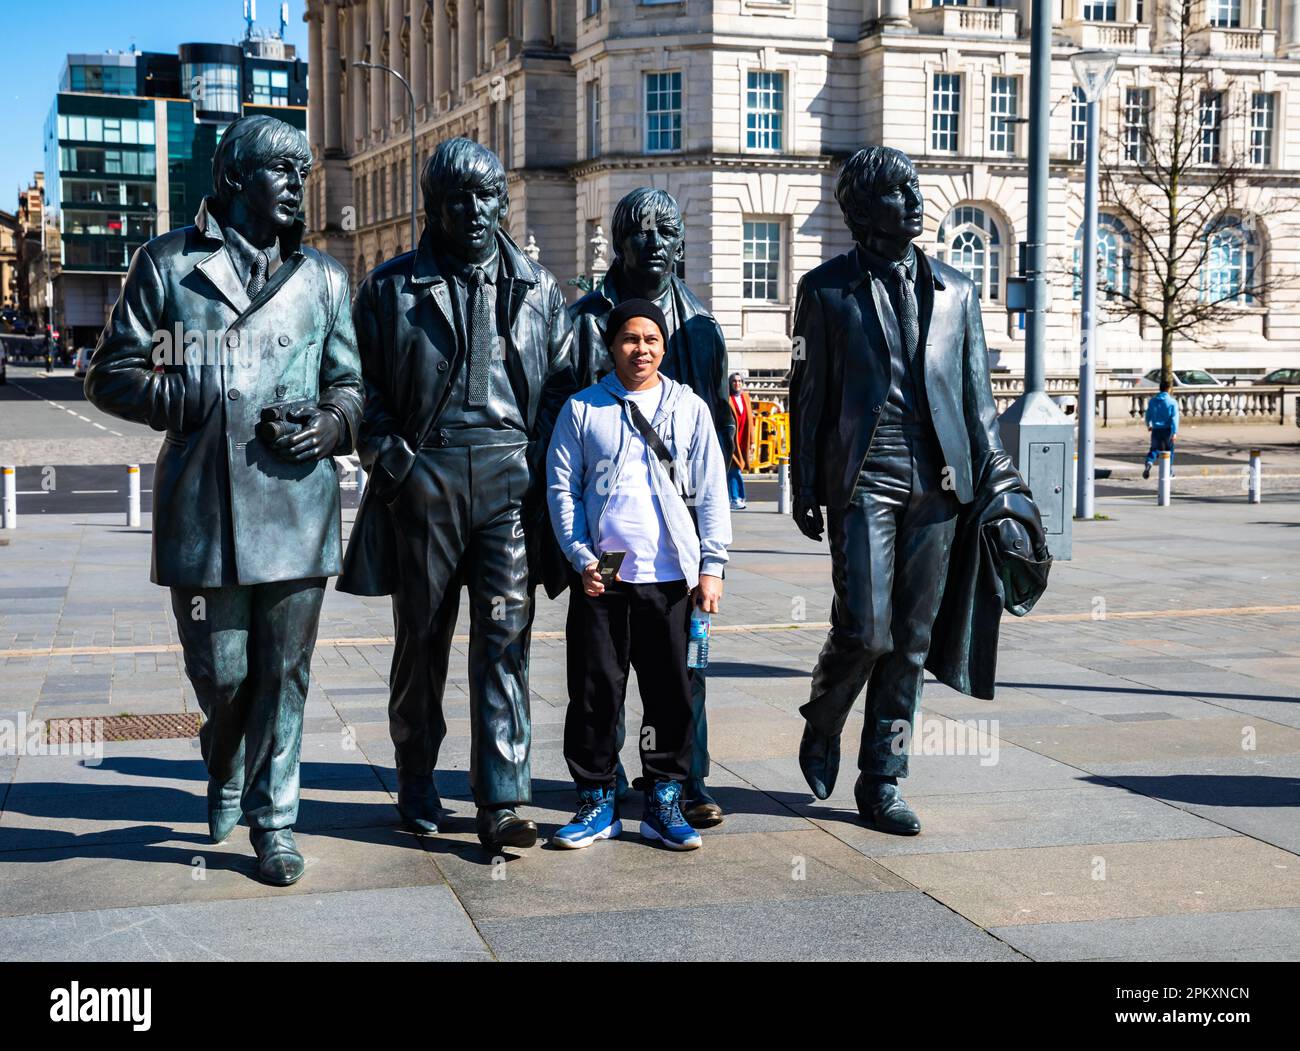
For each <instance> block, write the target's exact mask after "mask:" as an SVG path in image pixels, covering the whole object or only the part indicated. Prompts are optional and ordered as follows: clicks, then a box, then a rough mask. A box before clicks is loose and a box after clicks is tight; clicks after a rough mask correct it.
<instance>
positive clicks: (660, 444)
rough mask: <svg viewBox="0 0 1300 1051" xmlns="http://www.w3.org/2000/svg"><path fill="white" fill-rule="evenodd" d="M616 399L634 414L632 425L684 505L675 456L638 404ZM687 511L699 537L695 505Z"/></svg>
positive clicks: (690, 505)
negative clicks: (660, 465) (666, 473)
mask: <svg viewBox="0 0 1300 1051" xmlns="http://www.w3.org/2000/svg"><path fill="white" fill-rule="evenodd" d="M615 398H616V400H617V401H618V402H619V403H620V404H622V405H626V406H627V407H628V410H629V411H630V412H631V414H632V425H633V426H634V427H635V428H636V429H637V430H638V431H639V432H640V434H641V437H642V438H644V439H645V442H646V444H647V445H648V446H650V449H651V451H652V452H653V453H654V454H655V457H656V458H657V459H658V460H659V462H660V463H661V464H663V466H664V470H665V471H667V472H668V479H669V481H671V482H672V483H673V488H674V489H676V490H677V495H678V496H681V497H682V502H683V503H686V497H685V495H684V494H683V493H682V488H681V486H680V485H678V483H677V466H676V464H675V463H674V462H673V454H672V453H670V452H669V451H668V446H666V445H665V444H664V440H663V439H662V438H660V437H659V432H658V431H656V430H655V429H654V427H652V426H651V425H650V421H649V420H647V419H646V418H645V413H643V412H642V411H641V410H640V409H639V408H637V404H636V402H634V401H632V400H631V399H625V398H619V397H618V396H617V395H615ZM686 510H687V511H688V512H690V516H691V522H692V524H693V525H694V526H695V534H696V536H698V535H699V532H700V522H699V518H698V517H697V512H696V510H695V504H694V503H686Z"/></svg>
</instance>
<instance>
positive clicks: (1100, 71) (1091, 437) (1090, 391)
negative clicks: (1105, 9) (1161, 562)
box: [1070, 51, 1119, 520]
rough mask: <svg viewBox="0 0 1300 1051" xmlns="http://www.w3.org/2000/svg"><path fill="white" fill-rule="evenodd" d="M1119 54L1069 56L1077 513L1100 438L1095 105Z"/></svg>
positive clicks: (1089, 487)
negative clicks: (1077, 251)
mask: <svg viewBox="0 0 1300 1051" xmlns="http://www.w3.org/2000/svg"><path fill="white" fill-rule="evenodd" d="M1118 58H1119V56H1118V55H1116V54H1115V52H1113V51H1077V52H1075V53H1074V54H1073V55H1071V56H1070V66H1071V68H1073V70H1074V79H1075V80H1077V81H1078V82H1079V88H1080V89H1081V90H1082V91H1083V100H1084V102H1085V103H1087V114H1088V119H1087V130H1086V138H1085V145H1084V157H1085V161H1084V179H1083V267H1082V269H1083V273H1082V275H1081V277H1080V282H1081V286H1082V287H1081V293H1082V299H1083V304H1082V305H1083V316H1082V318H1081V322H1082V324H1081V328H1082V341H1081V344H1080V348H1079V403H1078V413H1079V446H1078V447H1079V473H1078V477H1077V479H1076V483H1075V490H1074V491H1075V506H1074V517H1075V518H1083V519H1087V520H1091V519H1092V516H1093V514H1094V510H1093V509H1094V496H1095V493H1094V474H1095V471H1094V467H1093V464H1094V460H1095V458H1096V448H1097V438H1096V426H1095V425H1096V421H1097V355H1096V334H1097V152H1098V151H1097V108H1098V103H1099V102H1100V101H1101V96H1102V93H1103V92H1104V91H1105V90H1106V85H1107V84H1109V83H1110V78H1111V74H1113V73H1114V72H1115V63H1116V61H1117V60H1118Z"/></svg>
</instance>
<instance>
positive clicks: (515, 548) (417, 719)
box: [388, 445, 533, 806]
mask: <svg viewBox="0 0 1300 1051" xmlns="http://www.w3.org/2000/svg"><path fill="white" fill-rule="evenodd" d="M525 448H526V446H524V445H497V446H492V445H487V446H484V445H475V446H460V447H456V446H452V447H448V448H441V449H421V450H420V451H419V453H418V455H417V456H416V459H415V464H414V466H413V467H412V468H411V473H410V475H408V476H407V478H406V479H405V481H403V482H402V486H401V488H400V489H399V490H398V493H397V496H396V497H395V498H394V500H393V503H392V509H393V521H394V526H395V532H396V534H397V545H398V546H397V550H398V565H399V568H400V570H401V576H402V582H401V586H400V588H399V590H398V591H397V593H396V594H394V596H393V620H394V623H395V626H396V646H395V648H394V651H393V667H392V674H391V676H390V680H389V691H390V692H389V701H388V725H389V730H390V731H391V733H392V737H393V747H394V750H395V753H396V760H397V777H398V782H399V788H400V790H401V791H402V792H403V794H404V795H407V796H411V795H417V796H418V795H419V794H420V793H421V792H424V791H431V790H432V787H433V772H434V769H435V767H436V766H437V762H438V751H439V748H440V747H441V745H442V741H443V738H444V737H445V736H446V734H447V723H446V719H445V718H444V716H443V707H442V701H443V690H444V688H445V686H446V683H447V667H448V662H449V660H450V656H451V642H452V636H453V634H454V633H455V629H456V616H457V612H458V610H459V606H460V588H461V585H462V583H463V584H464V586H466V587H468V589H469V597H470V625H469V635H470V642H469V717H470V769H469V782H470V787H471V789H472V790H473V793H474V801H475V803H476V804H478V805H479V806H511V805H514V804H517V803H527V802H530V801H531V800H532V783H531V772H530V769H529V764H528V749H529V743H530V740H531V723H530V718H529V712H528V647H529V642H530V640H531V637H532V619H533V595H532V590H531V589H530V588H529V586H528V554H527V550H526V547H525V543H524V530H523V520H522V517H521V508H522V504H523V498H524V493H525V491H526V490H527V488H528V480H529V471H528V463H527V460H526V458H525Z"/></svg>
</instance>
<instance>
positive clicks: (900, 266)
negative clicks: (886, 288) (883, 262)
mask: <svg viewBox="0 0 1300 1051" xmlns="http://www.w3.org/2000/svg"><path fill="white" fill-rule="evenodd" d="M894 277H895V278H896V279H897V281H898V331H899V333H900V334H901V335H902V337H903V352H904V353H905V354H906V355H907V360H908V361H909V362H911V361H914V360H915V359H916V345H917V344H918V343H919V342H920V341H921V322H920V318H919V315H918V314H917V311H916V289H915V288H913V287H912V282H911V280H910V279H909V278H908V276H907V264H906V263H895V264H894Z"/></svg>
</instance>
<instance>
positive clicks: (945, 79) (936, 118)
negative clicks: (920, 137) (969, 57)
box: [930, 73, 961, 153]
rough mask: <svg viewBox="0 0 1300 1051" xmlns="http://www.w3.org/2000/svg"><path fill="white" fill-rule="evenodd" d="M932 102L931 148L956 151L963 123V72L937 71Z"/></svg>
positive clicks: (948, 151)
mask: <svg viewBox="0 0 1300 1051" xmlns="http://www.w3.org/2000/svg"><path fill="white" fill-rule="evenodd" d="M931 102H932V106H931V115H930V149H932V150H935V151H938V152H942V153H956V152H957V133H958V127H959V126H960V124H961V74H960V73H936V74H935V75H934V90H933V93H932V96H931Z"/></svg>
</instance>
